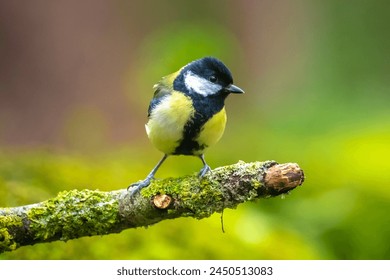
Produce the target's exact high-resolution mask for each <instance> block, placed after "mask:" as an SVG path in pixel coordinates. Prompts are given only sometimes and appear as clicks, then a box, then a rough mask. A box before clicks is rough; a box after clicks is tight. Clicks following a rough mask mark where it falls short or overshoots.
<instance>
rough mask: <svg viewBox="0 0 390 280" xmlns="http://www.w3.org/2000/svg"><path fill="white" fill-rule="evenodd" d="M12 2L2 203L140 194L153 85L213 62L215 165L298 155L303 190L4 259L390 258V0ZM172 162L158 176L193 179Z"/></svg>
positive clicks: (1, 29) (1, 85) (150, 159)
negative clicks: (219, 68)
mask: <svg viewBox="0 0 390 280" xmlns="http://www.w3.org/2000/svg"><path fill="white" fill-rule="evenodd" d="M24 2H25V3H23V4H21V3H17V2H15V1H1V2H0V206H1V207H12V206H20V205H24V204H30V203H35V202H39V201H43V200H45V199H48V198H50V197H53V196H55V195H56V194H57V193H58V192H59V191H61V190H69V189H74V188H77V189H84V188H90V189H100V190H104V191H109V190H115V189H120V188H125V187H127V186H128V185H129V184H130V183H131V182H134V181H137V180H139V179H142V178H144V176H145V175H146V174H147V173H148V172H149V171H150V169H151V168H152V167H153V166H154V164H155V163H156V162H157V160H159V159H160V157H161V154H160V153H159V152H158V151H156V150H155V149H154V148H153V147H152V146H151V144H150V143H149V141H148V139H147V137H146V134H145V132H144V123H145V122H146V110H147V107H148V103H149V100H150V98H151V97H152V94H153V92H152V86H153V84H154V83H156V82H157V81H158V80H159V79H160V77H162V76H164V75H166V74H168V73H171V72H174V71H176V70H177V69H178V68H180V67H181V66H182V65H184V64H186V63H188V62H190V61H191V60H193V59H196V58H199V57H203V56H208V55H212V56H216V57H218V58H220V59H221V60H222V61H224V62H225V63H226V64H227V65H228V67H229V68H230V69H231V71H232V73H233V76H234V81H235V84H237V85H238V86H240V87H241V88H243V89H244V90H245V92H246V93H245V94H244V95H241V96H231V97H229V98H228V100H227V102H226V103H227V104H226V107H227V111H228V118H229V120H228V125H227V128H226V131H225V135H224V137H223V138H222V139H221V141H220V143H218V144H217V145H216V146H215V147H213V148H210V149H209V150H208V152H207V153H206V158H207V160H208V163H209V164H210V165H211V166H212V167H213V168H215V167H218V166H221V165H227V164H232V163H236V162H237V161H238V160H244V161H248V162H249V161H262V160H276V161H278V162H280V163H283V162H297V163H298V164H299V165H300V166H301V167H302V168H303V169H304V171H305V174H306V181H305V183H304V185H303V186H302V187H300V188H298V189H296V190H294V191H293V192H292V193H291V194H290V195H287V196H285V197H284V199H282V198H273V199H267V200H259V201H256V202H254V203H246V204H244V205H241V206H239V207H238V208H237V209H236V210H229V209H228V210H226V211H225V213H224V226H225V231H226V233H222V230H221V224H220V215H217V214H216V215H213V216H212V217H210V218H208V219H204V220H200V221H198V220H194V219H191V218H181V219H177V220H172V221H164V222H161V223H159V224H157V225H154V226H151V227H149V228H147V229H144V228H141V229H131V230H126V231H123V232H122V233H120V234H113V235H108V236H101V237H99V236H98V237H85V238H81V239H78V240H71V241H68V242H66V243H64V242H53V243H49V244H37V245H34V246H28V247H23V248H20V249H18V250H16V251H14V252H7V253H4V254H1V255H0V259H389V258H390V244H389V239H390V215H389V213H390V203H389V201H390V164H389V161H390V106H389V105H390V75H389V74H390V36H389V28H390V16H389V11H390V5H389V3H390V2H388V1H363V0H358V1H353V2H348V1H336V0H334V1H308V0H307V1H305V0H302V1H288V0H284V1H272V0H267V1H260V0H259V1H249V0H243V1H222V0H216V1H204V0H201V1H179V0H176V1H150V0H147V1H141V0H137V1H124V0H123V1H119V0H118V1H92V0H87V1H40V0H39V1H32V2H31V1H24ZM200 168H201V163H200V162H199V160H198V159H196V158H191V157H172V158H170V159H169V160H168V161H167V162H166V164H165V165H164V166H163V167H162V168H161V170H160V171H159V172H158V175H157V176H158V177H168V176H180V175H184V174H189V173H192V172H196V171H198V170H199V169H200Z"/></svg>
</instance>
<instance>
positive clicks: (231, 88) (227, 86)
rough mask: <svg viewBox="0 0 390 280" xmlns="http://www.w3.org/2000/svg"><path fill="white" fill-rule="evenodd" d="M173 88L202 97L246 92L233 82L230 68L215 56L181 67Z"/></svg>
mask: <svg viewBox="0 0 390 280" xmlns="http://www.w3.org/2000/svg"><path fill="white" fill-rule="evenodd" d="M173 89H175V90H178V91H181V92H184V93H186V94H189V95H199V96H200V97H207V96H221V97H223V98H225V97H226V96H228V95H229V94H230V93H244V91H243V90H242V89H240V88H239V87H237V86H235V85H234V84H233V78H232V74H231V73H230V70H229V69H228V68H227V67H226V66H225V65H224V64H223V63H222V62H221V61H220V60H218V59H216V58H213V57H204V58H201V59H198V60H195V61H193V62H190V63H189V64H187V65H186V66H184V67H183V68H182V69H180V71H179V75H178V76H177V77H176V79H175V80H174V82H173Z"/></svg>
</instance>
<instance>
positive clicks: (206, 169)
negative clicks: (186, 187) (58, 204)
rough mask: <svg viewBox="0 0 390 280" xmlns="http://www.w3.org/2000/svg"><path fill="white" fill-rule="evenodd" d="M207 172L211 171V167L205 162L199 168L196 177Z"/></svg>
mask: <svg viewBox="0 0 390 280" xmlns="http://www.w3.org/2000/svg"><path fill="white" fill-rule="evenodd" d="M207 172H211V168H210V166H208V165H207V164H205V165H204V166H203V168H202V169H201V170H200V172H199V174H198V177H199V178H203V177H204V175H206V173H207Z"/></svg>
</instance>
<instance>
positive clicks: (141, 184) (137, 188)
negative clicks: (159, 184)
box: [127, 177, 152, 197]
mask: <svg viewBox="0 0 390 280" xmlns="http://www.w3.org/2000/svg"><path fill="white" fill-rule="evenodd" d="M151 179H152V178H149V177H146V179H145V180H142V181H139V182H137V183H134V184H131V185H130V186H128V187H127V190H128V191H130V197H133V196H134V195H135V194H136V193H138V192H139V191H141V189H143V188H145V187H147V186H149V185H150V181H151Z"/></svg>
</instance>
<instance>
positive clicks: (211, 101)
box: [174, 95, 225, 155]
mask: <svg viewBox="0 0 390 280" xmlns="http://www.w3.org/2000/svg"><path fill="white" fill-rule="evenodd" d="M190 97H191V99H192V102H193V106H194V108H195V112H196V113H195V115H194V117H193V118H192V119H190V120H188V122H187V123H186V125H185V126H184V131H183V138H182V140H181V141H180V143H179V145H178V146H177V147H176V149H175V152H174V154H175V155H193V154H194V153H196V152H197V151H202V150H204V149H205V148H207V147H205V145H200V144H199V143H198V142H197V141H196V139H197V138H198V136H199V134H200V132H201V129H202V127H203V125H204V124H205V123H206V122H207V121H208V120H209V119H210V118H211V117H212V116H214V115H215V114H216V113H218V112H219V111H221V110H222V108H223V107H224V101H225V97H223V96H220V95H219V96H218V95H211V96H206V97H204V96H200V95H195V96H190Z"/></svg>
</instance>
